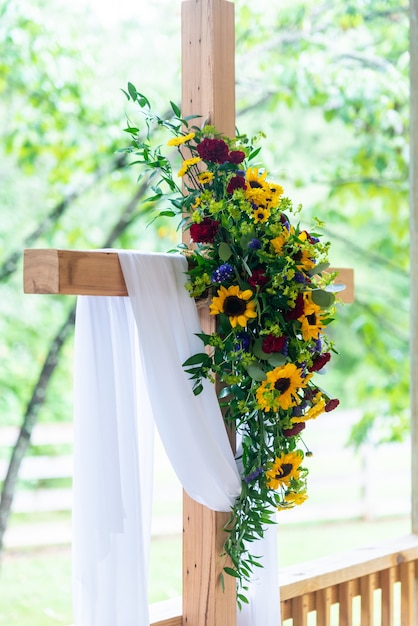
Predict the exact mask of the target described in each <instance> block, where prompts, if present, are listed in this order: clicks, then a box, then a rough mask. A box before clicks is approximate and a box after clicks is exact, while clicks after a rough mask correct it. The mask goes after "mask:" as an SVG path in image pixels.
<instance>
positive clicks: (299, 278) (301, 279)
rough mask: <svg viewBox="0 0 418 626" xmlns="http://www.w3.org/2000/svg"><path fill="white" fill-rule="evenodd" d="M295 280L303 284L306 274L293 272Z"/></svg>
mask: <svg viewBox="0 0 418 626" xmlns="http://www.w3.org/2000/svg"><path fill="white" fill-rule="evenodd" d="M295 281H296V282H297V283H302V284H305V283H306V276H304V274H301V273H300V272H296V273H295Z"/></svg>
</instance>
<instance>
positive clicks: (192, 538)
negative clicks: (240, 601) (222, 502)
mask: <svg viewBox="0 0 418 626" xmlns="http://www.w3.org/2000/svg"><path fill="white" fill-rule="evenodd" d="M228 518H229V513H218V512H216V511H211V510H210V509H207V508H206V507H204V506H202V505H200V504H198V503H197V502H195V501H194V500H192V499H191V498H189V496H188V495H187V494H186V493H184V498H183V619H184V624H192V625H193V624H196V625H198V624H205V625H206V624H207V625H208V626H209V625H211V624H219V625H220V626H230V625H231V626H232V624H234V623H235V620H236V611H237V609H236V598H235V587H236V581H235V578H233V577H232V576H227V575H225V577H224V582H225V590H223V589H222V585H221V582H220V577H219V575H220V573H221V572H222V569H223V567H224V566H225V565H229V566H231V563H230V562H229V561H225V559H224V558H222V559H221V558H220V554H221V553H222V550H223V544H224V541H225V539H226V533H225V532H224V531H223V530H222V529H223V527H224V526H225V524H226V523H227V521H228ZM231 598H232V600H231ZM197 599H198V600H199V601H196V600H197Z"/></svg>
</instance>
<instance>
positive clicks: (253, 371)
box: [245, 363, 266, 383]
mask: <svg viewBox="0 0 418 626" xmlns="http://www.w3.org/2000/svg"><path fill="white" fill-rule="evenodd" d="M245 369H246V370H247V372H248V374H249V376H250V377H251V378H252V379H253V380H255V381H257V382H258V383H261V382H262V381H263V380H265V379H266V373H265V372H264V371H263V370H262V369H261V368H260V367H258V365H254V364H253V363H251V364H250V365H248V366H247V367H246V368H245Z"/></svg>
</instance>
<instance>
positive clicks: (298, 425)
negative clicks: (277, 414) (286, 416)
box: [283, 422, 306, 437]
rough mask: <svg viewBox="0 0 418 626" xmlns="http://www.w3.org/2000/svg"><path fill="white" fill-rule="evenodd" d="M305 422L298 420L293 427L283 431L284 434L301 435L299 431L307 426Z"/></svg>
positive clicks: (289, 435) (286, 435)
mask: <svg viewBox="0 0 418 626" xmlns="http://www.w3.org/2000/svg"><path fill="white" fill-rule="evenodd" d="M305 426H306V424H305V422H298V423H296V424H294V426H292V428H287V429H286V430H284V431H283V435H284V436H285V437H295V435H299V433H300V432H301V431H302V430H303V429H304V428H305Z"/></svg>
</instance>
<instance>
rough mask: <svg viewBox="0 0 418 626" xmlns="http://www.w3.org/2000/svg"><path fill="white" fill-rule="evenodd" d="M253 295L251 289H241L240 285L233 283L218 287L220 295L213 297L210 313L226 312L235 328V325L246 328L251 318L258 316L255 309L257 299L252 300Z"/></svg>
mask: <svg viewBox="0 0 418 626" xmlns="http://www.w3.org/2000/svg"><path fill="white" fill-rule="evenodd" d="M252 295H253V292H252V291H251V289H246V290H245V291H241V289H240V288H239V287H238V285H232V287H228V289H226V288H225V287H221V288H220V289H218V295H217V296H215V297H214V298H213V299H212V303H211V305H210V307H209V308H210V314H211V315H217V314H218V313H225V315H227V316H228V317H229V322H230V324H231V326H232V327H233V328H235V326H242V327H243V328H245V326H246V325H247V322H248V320H249V319H251V318H253V317H257V313H256V312H255V310H254V309H255V300H251V297H252Z"/></svg>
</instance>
